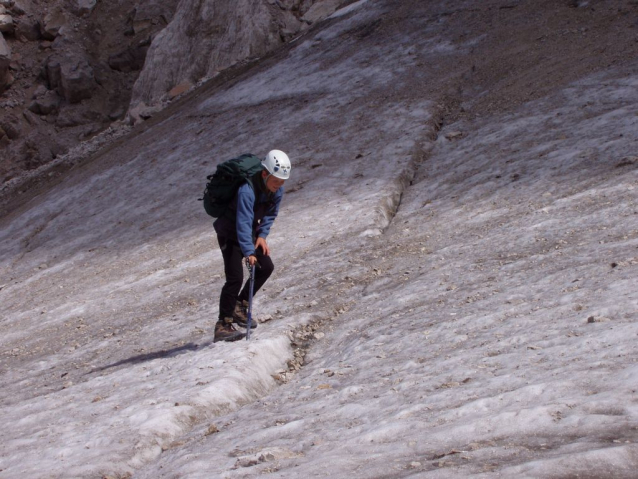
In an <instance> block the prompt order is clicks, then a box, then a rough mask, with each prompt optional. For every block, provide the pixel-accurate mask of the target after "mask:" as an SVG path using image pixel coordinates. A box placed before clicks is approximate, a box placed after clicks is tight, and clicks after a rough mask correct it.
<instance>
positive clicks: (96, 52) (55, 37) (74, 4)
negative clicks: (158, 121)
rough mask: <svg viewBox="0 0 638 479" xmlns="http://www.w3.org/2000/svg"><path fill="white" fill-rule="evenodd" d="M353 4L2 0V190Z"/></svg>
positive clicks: (323, 0)
mask: <svg viewBox="0 0 638 479" xmlns="http://www.w3.org/2000/svg"><path fill="white" fill-rule="evenodd" d="M346 3H351V2H350V1H349V0H260V1H247V0H239V1H235V0H222V1H212V0H182V1H181V2H178V1H177V0H151V1H141V0H117V1H114V2H100V1H97V0H55V1H47V2H45V1H43V0H17V1H16V0H0V32H2V35H1V36H0V152H1V153H0V184H4V185H7V184H8V183H7V182H9V181H10V180H12V181H11V183H12V185H19V184H20V183H22V182H23V180H24V177H25V176H28V172H29V171H32V170H36V169H37V168H39V167H42V166H43V165H47V164H49V163H50V162H52V161H53V160H55V159H57V158H59V157H61V156H62V157H63V156H64V155H65V154H66V153H67V152H68V151H69V149H71V148H73V147H74V146H76V145H78V143H81V142H83V141H86V140H88V139H90V138H92V137H94V136H95V135H96V134H98V133H100V132H102V131H104V130H106V129H107V128H109V127H110V126H114V127H118V126H123V125H131V124H135V123H138V122H140V121H143V120H145V119H147V118H149V117H150V116H152V114H153V113H154V112H155V111H157V110H159V109H161V108H163V107H164V106H165V105H166V104H167V103H168V102H170V101H171V100H172V99H174V98H175V97H177V96H179V95H181V94H184V93H185V92H188V91H189V90H190V89H191V88H193V86H195V85H197V84H198V83H201V82H203V81H205V80H207V79H209V78H212V77H214V76H216V75H217V74H218V73H219V72H220V71H222V70H224V69H226V68H228V67H229V66H232V65H234V64H237V63H238V62H242V61H245V60H247V59H251V58H257V57H261V56H263V55H264V54H266V53H267V52H269V51H271V50H273V49H276V48H277V47H278V46H280V45H282V44H283V43H285V42H287V41H289V40H291V39H292V38H294V37H295V36H297V35H298V34H300V33H301V32H303V31H304V30H306V29H308V27H309V26H310V25H312V24H313V23H315V22H316V21H318V20H320V19H322V18H324V17H326V16H328V15H330V14H331V13H333V12H334V11H335V10H336V9H337V8H338V7H339V6H341V5H343V4H346Z"/></svg>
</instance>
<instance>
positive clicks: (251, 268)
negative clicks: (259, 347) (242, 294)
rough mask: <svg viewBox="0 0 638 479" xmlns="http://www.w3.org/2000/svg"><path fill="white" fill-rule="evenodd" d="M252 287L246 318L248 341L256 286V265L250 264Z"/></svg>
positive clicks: (249, 291) (249, 292) (249, 289)
mask: <svg viewBox="0 0 638 479" xmlns="http://www.w3.org/2000/svg"><path fill="white" fill-rule="evenodd" d="M248 269H249V271H250V287H249V288H248V319H247V320H246V341H248V340H249V339H250V326H251V324H252V322H253V290H254V288H255V265H252V266H250V267H249V268H248Z"/></svg>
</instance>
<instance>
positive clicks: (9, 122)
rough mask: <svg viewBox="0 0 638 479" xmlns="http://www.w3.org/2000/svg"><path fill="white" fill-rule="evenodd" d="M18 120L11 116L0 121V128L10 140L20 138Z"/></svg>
mask: <svg viewBox="0 0 638 479" xmlns="http://www.w3.org/2000/svg"><path fill="white" fill-rule="evenodd" d="M18 127H19V122H18V119H17V118H16V117H15V116H13V115H8V116H7V117H6V118H3V119H2V120H1V121H0V128H2V129H3V130H4V132H5V134H6V135H7V137H8V138H9V139H10V140H15V139H17V138H20V129H19V128H18Z"/></svg>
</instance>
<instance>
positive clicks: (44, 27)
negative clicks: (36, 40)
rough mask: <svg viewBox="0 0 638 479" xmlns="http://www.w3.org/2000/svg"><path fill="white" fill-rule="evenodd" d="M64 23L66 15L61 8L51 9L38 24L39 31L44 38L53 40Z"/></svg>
mask: <svg viewBox="0 0 638 479" xmlns="http://www.w3.org/2000/svg"><path fill="white" fill-rule="evenodd" d="M65 25H66V17H65V16H64V12H63V11H62V10H57V9H56V10H53V11H51V12H49V13H47V14H46V16H45V17H44V19H43V20H42V23H41V24H40V33H41V34H42V37H43V38H44V39H46V40H55V38H56V37H57V36H58V35H60V31H61V30H62V28H63V27H64V26H65Z"/></svg>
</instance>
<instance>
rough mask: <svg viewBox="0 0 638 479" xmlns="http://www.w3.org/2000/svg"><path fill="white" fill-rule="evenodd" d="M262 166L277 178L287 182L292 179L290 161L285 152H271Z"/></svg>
mask: <svg viewBox="0 0 638 479" xmlns="http://www.w3.org/2000/svg"><path fill="white" fill-rule="evenodd" d="M261 164H262V165H263V166H264V168H266V169H267V170H268V173H270V174H271V175H273V176H274V177H276V178H279V179H281V180H287V179H288V178H289V177H290V159H289V158H288V155H286V154H285V153H284V152H283V151H279V150H271V151H269V152H268V154H267V155H266V158H264V161H262V162H261Z"/></svg>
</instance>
